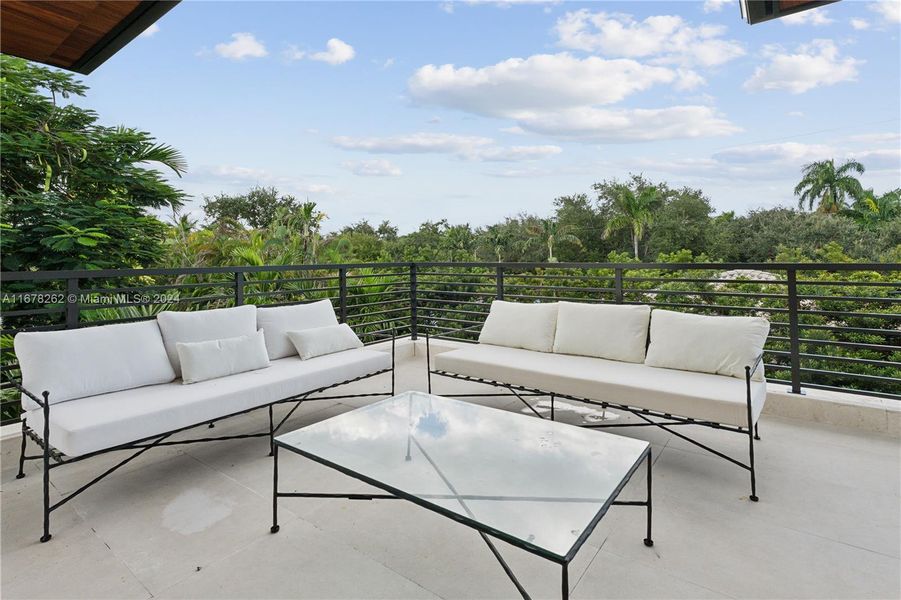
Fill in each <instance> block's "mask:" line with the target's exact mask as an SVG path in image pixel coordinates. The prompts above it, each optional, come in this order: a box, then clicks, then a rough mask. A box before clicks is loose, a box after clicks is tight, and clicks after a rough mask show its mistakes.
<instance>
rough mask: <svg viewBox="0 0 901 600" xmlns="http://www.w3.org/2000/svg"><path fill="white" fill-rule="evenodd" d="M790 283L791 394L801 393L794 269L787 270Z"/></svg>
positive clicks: (796, 281) (795, 271)
mask: <svg viewBox="0 0 901 600" xmlns="http://www.w3.org/2000/svg"><path fill="white" fill-rule="evenodd" d="M786 281H787V283H788V339H789V355H790V356H789V360H790V362H791V390H790V391H791V393H793V394H800V393H802V392H801V356H800V354H801V343H800V341H799V338H800V334H799V333H798V271H797V270H796V269H794V268H792V267H789V268H788V269H787V270H786Z"/></svg>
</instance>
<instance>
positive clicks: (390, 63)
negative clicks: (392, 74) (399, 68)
mask: <svg viewBox="0 0 901 600" xmlns="http://www.w3.org/2000/svg"><path fill="white" fill-rule="evenodd" d="M393 66H394V57H391V58H386V59H385V60H383V61H382V68H383V69H390V68H391V67H393Z"/></svg>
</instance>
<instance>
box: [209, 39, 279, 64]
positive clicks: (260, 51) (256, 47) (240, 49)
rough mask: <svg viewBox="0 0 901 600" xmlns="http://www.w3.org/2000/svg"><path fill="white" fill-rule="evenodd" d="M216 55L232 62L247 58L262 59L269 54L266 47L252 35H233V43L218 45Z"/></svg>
mask: <svg viewBox="0 0 901 600" xmlns="http://www.w3.org/2000/svg"><path fill="white" fill-rule="evenodd" d="M215 50H216V54H218V55H219V56H221V57H222V58H228V59H230V60H244V59H245V58H262V57H264V56H266V55H267V54H269V53H268V52H267V51H266V46H264V45H263V42H261V41H259V40H258V39H257V38H256V37H254V35H253V34H252V33H233V34H232V41H230V42H228V43H225V42H223V43H221V44H216V47H215Z"/></svg>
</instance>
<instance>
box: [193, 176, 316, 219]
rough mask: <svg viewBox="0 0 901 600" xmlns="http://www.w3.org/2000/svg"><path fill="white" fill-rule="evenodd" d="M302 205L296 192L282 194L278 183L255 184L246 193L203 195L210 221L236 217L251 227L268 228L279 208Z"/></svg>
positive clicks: (288, 208) (205, 212)
mask: <svg viewBox="0 0 901 600" xmlns="http://www.w3.org/2000/svg"><path fill="white" fill-rule="evenodd" d="M298 208H300V205H299V204H298V202H297V199H295V198H294V196H290V195H284V196H283V195H280V194H279V191H278V190H277V189H275V188H274V187H260V186H255V187H252V188H250V190H249V191H248V192H247V193H246V194H238V195H232V194H217V195H215V196H213V197H209V196H204V198H203V212H204V214H206V217H207V222H208V223H210V224H214V223H221V222H223V221H233V222H236V223H240V224H241V225H244V226H245V227H250V228H251V229H265V228H266V227H268V226H269V224H270V223H272V222H273V221H274V220H275V218H276V215H278V213H279V211H283V210H287V211H290V212H293V211H294V210H297V209H298Z"/></svg>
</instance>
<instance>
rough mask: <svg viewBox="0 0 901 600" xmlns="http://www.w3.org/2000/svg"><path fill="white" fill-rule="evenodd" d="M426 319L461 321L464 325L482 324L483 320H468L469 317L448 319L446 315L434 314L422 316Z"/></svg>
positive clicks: (446, 321)
mask: <svg viewBox="0 0 901 600" xmlns="http://www.w3.org/2000/svg"><path fill="white" fill-rule="evenodd" d="M422 318H423V319H425V320H427V321H441V322H442V323H461V324H465V325H482V324H484V321H470V320H469V319H448V318H446V317H436V316H434V315H428V316H424V317H422Z"/></svg>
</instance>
